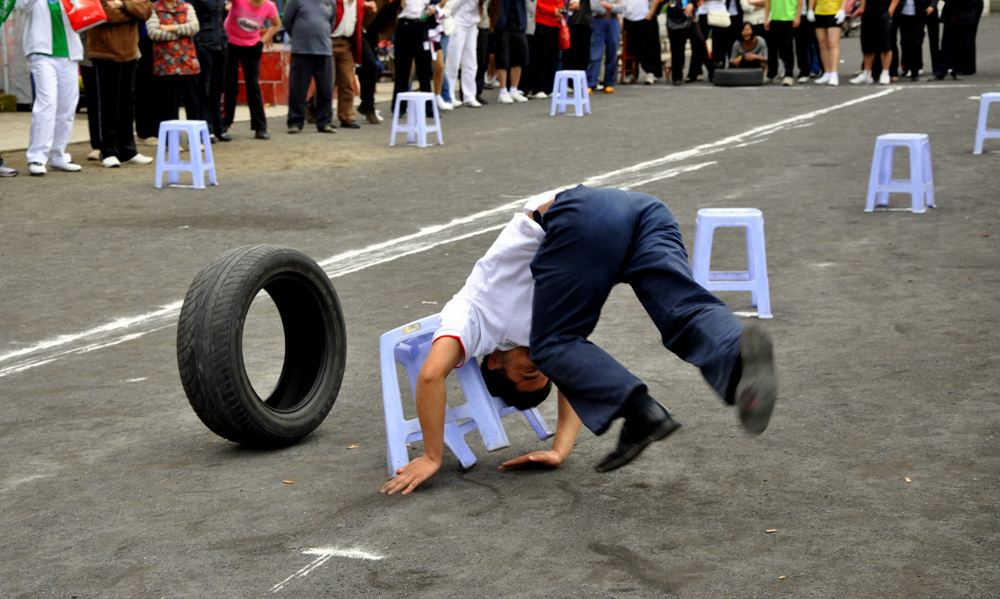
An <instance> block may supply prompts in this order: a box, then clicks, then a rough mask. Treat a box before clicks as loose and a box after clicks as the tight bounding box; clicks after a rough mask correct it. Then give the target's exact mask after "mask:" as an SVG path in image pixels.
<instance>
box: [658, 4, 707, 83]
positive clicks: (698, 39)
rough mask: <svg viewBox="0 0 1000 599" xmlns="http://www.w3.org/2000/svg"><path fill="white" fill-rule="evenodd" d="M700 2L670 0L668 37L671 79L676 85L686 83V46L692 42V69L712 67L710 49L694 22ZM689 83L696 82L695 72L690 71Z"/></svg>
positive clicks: (668, 5) (668, 6) (668, 7)
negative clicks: (695, 67) (698, 66)
mask: <svg viewBox="0 0 1000 599" xmlns="http://www.w3.org/2000/svg"><path fill="white" fill-rule="evenodd" d="M699 1H700V0H668V4H667V37H668V38H669V39H670V78H671V79H672V80H673V84H674V85H680V84H681V83H683V82H684V46H685V45H686V44H687V43H688V41H690V42H691V67H692V68H693V67H694V66H695V65H696V64H697V65H701V64H708V65H711V64H712V61H710V60H709V59H708V48H707V47H706V46H705V38H703V37H702V36H701V30H700V29H698V24H697V23H695V21H694V10H695V8H696V7H697V2H699ZM688 73H689V75H688V81H689V82H690V81H695V80H696V76H695V74H694V71H688Z"/></svg>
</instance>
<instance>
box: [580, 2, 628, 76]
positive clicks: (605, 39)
mask: <svg viewBox="0 0 1000 599" xmlns="http://www.w3.org/2000/svg"><path fill="white" fill-rule="evenodd" d="M590 10H592V11H593V13H594V21H593V23H591V25H590V27H591V31H590V62H589V63H588V64H587V87H589V88H591V89H594V88H597V87H598V84H599V83H600V82H599V81H598V78H599V77H600V70H601V58H602V56H604V57H605V59H604V81H603V84H604V93H606V94H613V93H615V79H616V77H617V76H618V40H620V39H621V35H622V33H621V29H620V26H619V24H618V16H619V15H621V14H622V13H623V12H625V0H590Z"/></svg>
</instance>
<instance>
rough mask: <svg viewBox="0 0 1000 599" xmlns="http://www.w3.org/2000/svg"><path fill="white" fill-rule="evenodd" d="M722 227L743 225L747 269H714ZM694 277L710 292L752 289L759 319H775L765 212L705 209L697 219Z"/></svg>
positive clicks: (740, 209) (738, 209)
mask: <svg viewBox="0 0 1000 599" xmlns="http://www.w3.org/2000/svg"><path fill="white" fill-rule="evenodd" d="M718 227H743V228H745V229H746V239H747V270H745V271H713V270H711V259H712V238H713V236H714V233H715V229H717V228H718ZM691 269H692V271H693V273H694V280H695V281H697V282H698V283H699V284H700V285H701V286H702V287H704V288H705V289H708V290H709V291H750V299H751V302H752V303H753V305H754V306H756V307H757V318H771V293H770V289H769V287H768V281H767V256H766V253H765V250H764V215H763V214H762V213H761V211H760V210H757V209H756V208H702V209H701V210H699V211H698V217H697V219H696V220H695V232H694V256H693V258H692V266H691Z"/></svg>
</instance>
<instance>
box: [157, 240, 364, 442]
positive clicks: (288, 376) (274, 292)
mask: <svg viewBox="0 0 1000 599" xmlns="http://www.w3.org/2000/svg"><path fill="white" fill-rule="evenodd" d="M261 289H263V290H265V291H267V293H268V294H269V295H270V296H271V299H272V300H273V301H274V305H275V307H276V308H277V310H278V313H279V314H280V316H281V323H282V328H283V330H284V336H285V358H284V363H283V364H282V367H281V375H280V376H279V378H278V383H277V385H276V386H275V388H274V390H273V391H272V392H271V395H270V396H269V397H266V398H261V397H260V396H259V395H258V394H257V392H256V391H254V388H253V386H252V385H251V384H250V379H249V378H248V376H247V372H246V367H245V365H244V362H243V327H244V323H245V321H246V316H247V312H248V310H249V309H250V304H251V302H253V300H254V298H255V297H256V296H257V294H258V293H259V292H260V290H261ZM346 353H347V339H346V335H345V330H344V316H343V312H342V311H341V308H340V300H339V299H338V298H337V292H336V290H334V288H333V284H332V283H331V282H330V278H329V277H328V276H327V275H326V273H325V272H323V269H322V268H320V266H319V265H318V264H316V262H314V261H313V260H312V259H311V258H309V257H308V256H306V255H305V254H303V253H301V252H299V251H296V250H293V249H291V248H286V247H279V246H273V245H256V246H247V247H242V248H238V249H234V250H230V251H228V252H226V253H224V254H222V255H220V256H218V257H217V258H215V259H214V260H212V261H211V262H210V263H209V264H208V266H206V267H205V268H204V269H202V271H201V272H200V273H198V276H196V277H195V279H194V281H193V282H192V283H191V287H190V288H189V289H188V292H187V295H186V296H185V298H184V305H183V307H182V308H181V315H180V320H179V322H178V326H177V365H178V369H179V370H180V375H181V383H182V384H183V385H184V391H185V393H186V394H187V397H188V401H190V402H191V407H192V408H194V411H195V413H196V414H197V415H198V417H199V418H201V421H202V422H204V423H205V426H207V427H208V428H209V429H211V430H212V432H214V433H216V434H218V435H219V436H221V437H224V438H226V439H229V440H230V441H235V442H236V443H240V444H243V445H246V446H249V447H255V448H273V447H282V446H285V445H290V444H292V443H295V442H296V441H299V440H300V439H302V438H303V437H305V436H306V435H308V434H309V433H311V432H312V431H313V430H315V429H316V427H317V426H319V425H320V423H322V422H323V420H324V419H325V418H326V416H327V414H328V413H329V412H330V409H331V408H332V407H333V403H334V401H336V399H337V393H338V392H339V391H340V384H341V381H342V380H343V378H344V360H345V357H346Z"/></svg>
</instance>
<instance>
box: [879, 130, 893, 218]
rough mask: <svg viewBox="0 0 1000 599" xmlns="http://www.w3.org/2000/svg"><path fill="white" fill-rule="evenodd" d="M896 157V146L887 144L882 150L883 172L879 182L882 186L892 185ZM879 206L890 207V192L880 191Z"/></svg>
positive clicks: (880, 174)
mask: <svg viewBox="0 0 1000 599" xmlns="http://www.w3.org/2000/svg"><path fill="white" fill-rule="evenodd" d="M895 157H896V146H893V145H892V144H887V145H885V146H884V147H883V149H882V170H881V172H880V173H879V178H878V182H879V185H880V186H884V185H889V184H890V183H892V167H893V161H894V160H895ZM876 204H877V205H879V206H888V205H889V192H888V191H883V190H882V189H879V192H878V201H877V202H876Z"/></svg>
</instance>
